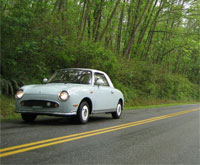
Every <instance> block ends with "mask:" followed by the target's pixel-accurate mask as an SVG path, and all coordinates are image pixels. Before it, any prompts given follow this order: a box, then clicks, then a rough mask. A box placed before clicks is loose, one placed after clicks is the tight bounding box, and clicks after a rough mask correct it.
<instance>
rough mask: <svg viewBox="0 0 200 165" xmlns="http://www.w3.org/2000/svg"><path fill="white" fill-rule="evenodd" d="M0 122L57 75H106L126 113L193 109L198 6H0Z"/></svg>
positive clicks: (127, 0)
mask: <svg viewBox="0 0 200 165" xmlns="http://www.w3.org/2000/svg"><path fill="white" fill-rule="evenodd" d="M0 2H1V22H0V26H1V75H0V83H1V96H0V97H1V118H6V117H7V116H12V115H13V109H14V97H13V95H14V93H15V92H16V90H17V89H18V88H19V87H20V86H22V85H23V84H33V83H41V81H42V79H43V78H44V77H47V78H48V77H49V76H50V75H51V74H52V73H53V72H54V71H55V70H57V69H61V68H70V67H81V68H94V69H99V70H102V71H105V72H106V73H107V74H108V75H109V76H110V77H111V79H112V81H113V83H114V86H115V87H116V88H119V89H120V90H122V92H123V94H124V96H125V100H126V107H132V106H133V107H135V106H143V105H157V104H169V103H173V104H174V103H175V104H176V103H179V102H196V101H199V92H200V89H199V82H200V73H199V66H200V49H199V47H200V43H199V40H200V38H199V37H200V36H199V34H200V28H199V27H200V26H199V24H200V16H199V13H200V1H199V0H146V1H142V0H115V1H113V0H49V1H44V0H43V1H34V0H15V1H12V0H0Z"/></svg>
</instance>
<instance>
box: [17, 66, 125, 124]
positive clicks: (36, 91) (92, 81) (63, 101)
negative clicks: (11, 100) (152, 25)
mask: <svg viewBox="0 0 200 165" xmlns="http://www.w3.org/2000/svg"><path fill="white" fill-rule="evenodd" d="M43 83H44V84H39V85H26V86H23V87H21V88H20V89H19V90H18V91H17V93H16V95H15V97H16V112H17V113H21V116H22V119H23V120H24V121H26V122H32V121H34V120H35V119H36V117H37V115H53V116H77V118H78V120H79V122H80V123H82V124H85V123H87V122H88V119H89V115H90V114H95V113H111V114H112V117H113V118H114V119H119V118H120V116H121V113H122V110H123V106H124V97H123V94H122V92H121V91H119V90H118V89H115V88H114V86H113V84H112V82H111V80H110V78H109V77H108V75H107V74H106V73H104V72H102V71H98V70H94V69H82V68H68V69H62V70H58V71H56V72H55V73H54V74H53V75H52V76H51V77H50V79H49V80H47V79H43Z"/></svg>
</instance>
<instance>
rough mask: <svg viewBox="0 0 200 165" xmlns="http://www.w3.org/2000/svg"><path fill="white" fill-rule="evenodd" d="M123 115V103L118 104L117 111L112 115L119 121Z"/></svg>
mask: <svg viewBox="0 0 200 165" xmlns="http://www.w3.org/2000/svg"><path fill="white" fill-rule="evenodd" d="M121 114H122V105H121V102H119V103H118V104H117V108H116V111H115V112H113V113H112V117H113V119H119V118H120V116H121Z"/></svg>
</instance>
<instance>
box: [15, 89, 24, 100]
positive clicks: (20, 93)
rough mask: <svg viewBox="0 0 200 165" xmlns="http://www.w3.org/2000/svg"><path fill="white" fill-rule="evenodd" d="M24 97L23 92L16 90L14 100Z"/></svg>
mask: <svg viewBox="0 0 200 165" xmlns="http://www.w3.org/2000/svg"><path fill="white" fill-rule="evenodd" d="M23 96H24V91H23V90H22V89H20V90H18V91H17V93H16V94H15V98H16V99H21V98H22V97H23Z"/></svg>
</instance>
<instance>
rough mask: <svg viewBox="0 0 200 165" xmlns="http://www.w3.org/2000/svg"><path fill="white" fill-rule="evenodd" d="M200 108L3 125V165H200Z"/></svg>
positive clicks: (166, 109) (165, 109) (11, 121)
mask: <svg viewBox="0 0 200 165" xmlns="http://www.w3.org/2000/svg"><path fill="white" fill-rule="evenodd" d="M199 119H200V104H195V105H194V104H193V105H181V106H171V107H163V108H152V109H140V110H128V111H123V114H122V117H121V118H120V119H119V120H114V119H112V118H111V115H110V114H99V115H92V116H91V118H90V120H89V123H88V124H86V125H79V124H76V122H74V121H73V120H72V119H70V118H63V117H39V118H38V119H37V120H36V122H35V123H33V124H26V123H24V122H22V120H9V121H3V122H1V147H0V148H1V149H0V159H1V162H0V164H20V165H21V164H187V165H189V164H200V120H199Z"/></svg>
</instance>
